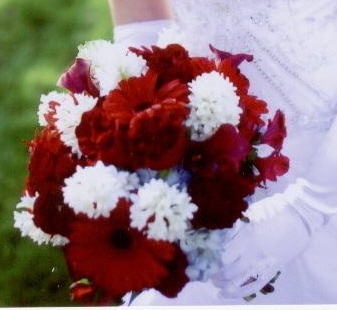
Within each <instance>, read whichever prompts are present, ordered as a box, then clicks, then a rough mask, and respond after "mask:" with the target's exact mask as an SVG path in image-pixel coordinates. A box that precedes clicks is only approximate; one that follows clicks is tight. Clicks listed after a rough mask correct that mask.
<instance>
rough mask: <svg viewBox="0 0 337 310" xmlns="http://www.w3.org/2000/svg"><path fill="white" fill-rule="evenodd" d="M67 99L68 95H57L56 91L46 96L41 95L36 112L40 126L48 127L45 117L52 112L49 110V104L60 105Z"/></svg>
mask: <svg viewBox="0 0 337 310" xmlns="http://www.w3.org/2000/svg"><path fill="white" fill-rule="evenodd" d="M69 97H70V96H69V94H66V93H58V92H57V91H52V92H50V93H48V94H47V95H41V97H40V105H39V108H38V112H37V115H38V117H39V124H40V125H41V126H47V125H48V123H47V120H46V117H45V115H46V114H48V113H50V112H52V110H51V109H50V104H49V103H50V102H57V103H58V104H59V105H62V104H63V103H65V102H68V101H69Z"/></svg>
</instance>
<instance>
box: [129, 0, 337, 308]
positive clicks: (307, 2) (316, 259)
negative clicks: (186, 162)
mask: <svg viewBox="0 0 337 310" xmlns="http://www.w3.org/2000/svg"><path fill="white" fill-rule="evenodd" d="M172 3H173V4H174V6H175V9H176V14H177V24H178V26H179V27H180V31H181V30H182V31H183V32H185V33H186V36H185V38H186V42H185V46H187V47H188V48H189V49H190V50H191V51H192V54H195V55H197V54H198V55H202V54H204V55H210V52H209V50H208V44H209V43H212V44H213V45H215V47H217V48H218V49H223V50H227V51H230V52H246V53H252V54H253V55H254V57H255V60H254V62H253V63H249V64H243V65H242V66H241V68H242V71H243V72H244V73H245V74H246V75H247V76H248V77H249V78H250V80H251V91H252V92H253V94H256V95H257V96H259V97H260V98H263V99H264V100H266V101H267V102H268V104H269V106H270V107H271V112H274V111H275V110H276V109H277V108H281V109H282V110H283V111H284V112H285V114H286V116H287V128H288V138H287V139H286V141H285V145H284V153H285V154H286V155H287V156H289V157H290V160H291V168H290V171H289V173H288V174H287V175H286V176H284V177H282V178H280V180H279V181H278V182H276V183H270V184H268V189H267V190H262V189H261V190H259V191H258V192H257V193H256V195H255V196H254V199H255V200H256V201H260V199H262V198H263V197H270V198H265V199H267V200H261V202H262V201H268V199H272V200H278V199H279V198H277V197H282V196H283V198H284V197H285V196H284V195H285V193H289V192H290V191H291V187H288V186H289V185H290V184H295V185H292V187H293V188H294V186H296V184H297V183H296V180H297V179H298V178H301V177H304V176H305V177H306V178H308V179H309V180H311V181H314V182H311V183H310V184H311V186H312V188H311V187H310V186H309V187H306V186H304V187H303V184H302V189H303V188H304V189H305V190H304V192H305V193H306V194H308V195H309V196H310V197H311V198H310V199H309V200H310V203H309V205H310V206H309V207H308V206H306V207H305V208H300V207H296V208H297V209H296V210H297V211H296V210H295V208H290V209H289V208H287V206H285V207H284V208H282V209H283V211H280V212H279V213H278V212H274V214H273V215H264V216H265V217H267V218H273V219H274V218H275V219H277V221H276V220H274V221H275V222H274V223H275V225H273V222H271V221H270V222H268V220H267V221H262V224H261V223H252V225H253V226H254V227H260V228H258V230H256V229H255V228H249V229H251V232H252V235H253V238H255V239H256V242H257V243H256V244H257V246H256V247H254V246H253V243H252V244H251V247H249V248H245V249H243V250H242V251H239V252H240V253H242V255H243V256H244V255H245V254H246V257H247V258H248V259H249V257H250V255H249V254H250V253H252V255H251V257H253V259H256V256H259V255H262V254H265V252H264V253H262V254H261V253H258V249H259V243H260V244H262V245H267V242H266V239H265V236H266V235H270V240H272V239H273V238H275V239H274V240H278V239H277V238H278V237H279V236H280V235H277V234H275V233H274V235H272V234H271V233H270V228H271V227H272V228H273V229H274V230H275V228H277V227H279V228H280V229H279V230H277V229H276V231H280V230H282V228H284V230H286V231H287V240H288V241H289V242H287V240H285V239H284V238H283V239H282V238H281V239H282V242H283V243H282V244H281V245H280V246H279V247H278V248H277V250H276V253H275V251H274V249H273V244H270V245H269V246H268V247H269V248H268V247H267V250H271V251H272V252H273V251H274V253H273V255H270V252H269V253H268V255H266V256H265V258H266V259H265V260H262V262H264V263H265V264H264V265H263V264H261V265H260V270H258V272H259V273H261V274H263V268H266V266H270V265H273V264H274V266H277V260H278V259H280V257H281V261H282V262H280V267H281V265H282V263H284V262H286V261H288V260H290V262H289V263H288V264H287V265H286V266H283V267H282V270H281V271H282V273H281V276H280V277H279V279H278V280H277V281H276V282H275V284H274V286H275V292H273V293H272V294H268V295H262V294H258V296H257V298H255V299H254V300H253V301H251V304H290V303H292V304H305V303H337V285H336V280H337V260H336V255H337V216H336V215H331V214H332V213H334V212H335V211H336V207H337V203H335V199H334V194H335V192H334V191H335V188H334V187H333V183H332V181H333V180H335V178H336V176H335V175H334V171H335V172H337V169H336V168H333V167H331V165H330V164H331V163H332V162H334V158H333V157H336V155H335V154H336V153H337V148H335V145H334V144H335V142H332V141H333V140H334V137H337V128H335V127H337V125H336V122H334V125H333V126H332V127H331V125H332V123H333V120H334V117H335V115H336V111H337V109H336V106H337V80H336V76H335V72H336V70H337V44H336V43H335V42H336V39H337V1H335V0H321V1H316V0H250V1H247V0H246V1H243V0H207V1H204V0H172ZM180 37H181V36H180ZM330 127H331V129H330V132H329V133H328V134H327V132H328V129H329V128H330ZM336 139H337V138H336ZM324 141H325V142H324ZM322 142H323V145H322ZM317 150H319V151H318V152H317ZM334 150H335V152H336V153H334V152H333V151H334ZM331 155H333V156H331ZM323 163H324V164H323ZM321 164H323V165H321ZM336 175H337V173H336ZM312 190H313V192H312ZM275 193H280V194H279V195H276V196H275V195H273V194H275ZM311 194H314V195H311ZM295 196H296V195H295ZM275 197H276V198H275ZM292 201H293V200H292ZM261 202H257V204H258V203H261ZM295 205H298V204H295ZM307 207H308V209H307V210H306V211H303V210H305V209H306V208H307ZM277 209H278V207H276V210H274V211H278V210H277ZM280 209H281V208H280ZM266 210H267V209H266ZM284 210H287V211H284ZM315 210H316V211H315ZM249 212H250V211H248V213H249ZM252 213H254V212H253V209H252V211H251V214H252ZM322 214H324V215H325V216H322ZM260 215H261V214H260ZM252 217H253V218H254V216H252ZM327 218H328V223H327V224H326V225H325V226H324V227H323V228H322V229H321V230H318V231H316V230H317V229H316V228H319V227H320V226H322V224H324V222H325V221H326V219H327ZM297 220H299V221H302V224H303V225H298V223H299V222H298V221H297ZM289 221H294V222H293V224H292V225H289ZM253 222H254V220H253ZM268 226H269V227H268ZM289 226H290V227H293V228H294V229H296V227H297V228H298V229H297V230H296V233H294V232H289ZM249 227H250V226H249ZM287 227H288V228H287ZM240 231H241V230H239V232H240ZM248 231H249V230H248ZM244 234H245V233H243V235H242V236H243V237H242V238H243V240H246V239H247V238H246V237H245V236H244ZM246 234H247V235H248V233H246ZM239 237H240V234H238V235H237V236H236V238H239ZM232 241H233V243H232V244H235V243H234V242H235V237H234V238H233V240H232ZM237 242H238V244H240V239H238V241H237ZM252 242H253V241H252ZM268 242H269V241H268ZM307 244H308V245H307ZM306 245H307V248H306V249H305V251H304V252H302V250H303V249H302V248H303V247H305V246H306ZM229 246H231V245H230V243H229V244H228V246H227V248H228V247H229ZM232 247H236V246H235V245H232ZM262 247H263V246H262ZM297 247H298V249H296V248H297ZM278 250H280V253H277V251H278ZM288 250H289V251H288ZM253 252H254V253H253ZM267 252H268V251H267ZM297 252H298V253H297ZM233 253H235V251H233ZM288 253H290V254H291V255H290V256H297V258H296V259H292V257H290V258H284V257H283V258H282V255H285V254H287V255H288ZM233 255H234V257H235V254H233ZM254 255H255V256H254ZM276 256H278V257H279V258H275V257H276ZM268 257H269V258H270V257H273V258H275V261H276V262H275V261H273V260H272V259H269V258H268ZM227 258H228V257H227ZM232 258H233V257H232ZM229 261H230V260H229ZM240 264H241V262H239V263H238V264H237V265H232V266H235V267H236V269H235V268H233V270H232V271H231V272H232V275H233V279H235V276H236V275H235V272H239V273H240V272H242V270H244V269H245V267H242V266H243V265H244V264H247V260H246V261H243V262H242V264H241V267H242V268H241V267H240ZM228 266H230V264H228ZM274 271H275V270H272V272H270V273H268V272H267V274H266V275H265V279H267V278H268V277H270V276H271V274H272V273H273V272H274ZM247 275H248V274H247ZM240 280H241V279H240ZM218 293H219V290H218V289H217V288H215V287H213V286H212V284H211V283H190V284H188V285H186V287H185V288H184V289H183V291H182V292H181V293H180V294H179V296H178V297H177V298H175V299H167V298H165V297H163V296H161V295H160V294H159V293H156V292H155V291H154V290H150V291H149V292H146V293H144V294H142V295H141V296H139V297H138V298H137V299H136V301H135V302H134V304H135V305H142V304H154V305H161V304H163V305H193V304H242V303H245V301H244V300H243V299H241V298H222V297H221V296H219V295H218Z"/></svg>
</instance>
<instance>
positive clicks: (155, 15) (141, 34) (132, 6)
mask: <svg viewBox="0 0 337 310" xmlns="http://www.w3.org/2000/svg"><path fill="white" fill-rule="evenodd" d="M108 1H109V4H110V9H111V17H112V20H113V24H114V25H115V27H114V41H115V42H116V43H119V44H121V45H124V46H150V45H153V44H156V42H157V38H158V34H159V32H160V31H161V30H162V29H163V28H165V27H167V26H168V25H170V23H171V20H172V18H173V13H172V8H171V6H170V4H169V2H168V1H167V0H108Z"/></svg>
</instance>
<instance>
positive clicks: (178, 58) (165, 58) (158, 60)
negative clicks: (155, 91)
mask: <svg viewBox="0 0 337 310" xmlns="http://www.w3.org/2000/svg"><path fill="white" fill-rule="evenodd" d="M130 50H131V51H132V52H134V53H135V54H137V55H138V56H142V57H143V58H144V59H145V60H146V64H147V65H148V67H149V68H150V70H153V71H154V72H156V73H157V74H158V76H159V77H158V81H157V82H158V85H159V86H160V85H163V84H165V83H167V82H170V81H172V80H176V79H178V80H180V81H181V82H183V83H187V82H190V81H191V80H192V79H193V74H192V73H193V72H192V67H191V63H190V61H191V58H190V57H189V55H188V52H187V51H186V49H185V48H184V47H182V46H181V45H179V44H170V45H168V46H167V47H165V48H160V47H158V46H152V49H149V48H145V47H143V49H136V48H130Z"/></svg>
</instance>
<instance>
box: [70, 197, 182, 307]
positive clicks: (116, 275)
mask: <svg viewBox="0 0 337 310" xmlns="http://www.w3.org/2000/svg"><path fill="white" fill-rule="evenodd" d="M72 228H73V232H72V233H71V234H70V235H69V240H70V242H69V243H68V244H67V245H66V247H65V255H66V259H67V263H68V266H69V269H70V272H71V274H72V276H73V278H74V279H75V280H80V279H82V278H86V279H88V280H89V281H90V282H92V283H93V284H94V285H95V286H96V287H97V288H100V289H101V290H103V292H104V299H105V300H109V299H110V300H111V301H119V300H120V299H121V297H122V296H123V295H124V294H125V293H127V292H129V291H135V292H140V291H142V290H143V289H146V288H152V287H155V286H159V285H160V283H161V281H163V280H165V279H167V277H169V276H170V273H171V271H170V270H169V266H170V265H171V264H172V263H173V262H174V260H175V258H176V255H177V251H176V246H175V245H173V244H172V243H169V242H164V241H156V240H151V239H148V238H147V237H146V236H145V235H144V234H143V233H141V232H140V231H138V230H136V229H133V228H130V219H129V203H128V202H126V201H125V200H121V201H120V203H119V205H118V207H117V208H116V209H114V210H113V211H112V212H111V215H110V217H109V218H103V217H100V218H98V219H95V220H93V219H89V218H87V217H85V216H81V217H79V219H78V220H77V221H76V222H74V223H73V226H72ZM174 281H177V282H180V284H179V285H178V286H179V290H180V289H181V287H182V286H183V285H184V284H185V283H186V282H187V280H186V279H183V280H181V279H175V280H174ZM177 293H178V292H175V295H176V294H177Z"/></svg>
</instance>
